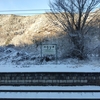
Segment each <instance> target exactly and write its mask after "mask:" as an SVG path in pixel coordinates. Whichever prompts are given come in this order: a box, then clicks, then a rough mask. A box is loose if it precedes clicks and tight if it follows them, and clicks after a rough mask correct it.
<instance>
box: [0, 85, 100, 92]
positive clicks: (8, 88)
mask: <svg viewBox="0 0 100 100" xmlns="http://www.w3.org/2000/svg"><path fill="white" fill-rule="evenodd" d="M0 90H91V91H92V90H100V86H0Z"/></svg>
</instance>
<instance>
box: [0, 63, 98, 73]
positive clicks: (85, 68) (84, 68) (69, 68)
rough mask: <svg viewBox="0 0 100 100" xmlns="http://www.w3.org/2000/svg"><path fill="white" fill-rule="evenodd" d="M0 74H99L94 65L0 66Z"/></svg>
mask: <svg viewBox="0 0 100 100" xmlns="http://www.w3.org/2000/svg"><path fill="white" fill-rule="evenodd" d="M0 72H100V67H99V66H98V67H96V66H94V65H63V64H62V65H24V66H22V65H1V66H0Z"/></svg>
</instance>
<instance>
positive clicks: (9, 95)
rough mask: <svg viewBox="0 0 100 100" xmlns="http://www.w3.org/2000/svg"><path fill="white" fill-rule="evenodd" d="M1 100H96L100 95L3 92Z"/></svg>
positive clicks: (0, 96) (0, 94)
mask: <svg viewBox="0 0 100 100" xmlns="http://www.w3.org/2000/svg"><path fill="white" fill-rule="evenodd" d="M0 98H17V99H18V98H21V99H22V98H23V99H24V98H25V99H26V98H27V99H28V98H33V99H35V98H38V99H39V98H52V99H55V98H59V99H64V98H66V99H68V98H74V99H75V98H77V99H79V98H80V99H81V98H82V99H83V98H84V99H90V98H92V99H93V98H94V99H97V98H100V93H97V92H92V93H84V92H82V93H77V92H76V93H73V92H71V93H70V92H68V93H66V92H60V93H57V92H53V93H52V92H46V93H44V92H37V93H32V92H27V93H25V92H2V93H0Z"/></svg>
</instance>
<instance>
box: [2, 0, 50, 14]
mask: <svg viewBox="0 0 100 100" xmlns="http://www.w3.org/2000/svg"><path fill="white" fill-rule="evenodd" d="M34 9H49V0H0V14H2V13H42V12H45V11H46V10H42V11H23V12H21V11H20V12H15V11H14V12H9V11H7V12H6V10H34Z"/></svg>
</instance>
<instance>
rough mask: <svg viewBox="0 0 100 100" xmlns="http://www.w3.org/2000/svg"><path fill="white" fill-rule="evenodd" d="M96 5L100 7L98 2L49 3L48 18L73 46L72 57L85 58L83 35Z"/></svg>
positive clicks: (63, 1)
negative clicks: (63, 32) (67, 36)
mask: <svg viewBox="0 0 100 100" xmlns="http://www.w3.org/2000/svg"><path fill="white" fill-rule="evenodd" d="M98 5H99V7H100V0H54V2H50V8H51V13H48V15H49V18H50V19H51V20H52V22H53V23H55V24H56V25H58V26H59V27H60V28H62V29H63V30H64V31H65V32H66V33H67V34H68V35H69V38H70V40H71V42H72V43H73V44H74V49H73V51H72V53H71V54H72V56H74V57H78V58H79V59H85V58H86V55H85V52H84V46H85V44H84V39H85V34H86V33H88V31H89V28H87V27H88V26H89V25H90V24H91V21H92V19H93V18H94V17H95V16H93V15H94V14H93V10H94V9H95V8H96V7H97V6H98ZM91 12H92V13H91ZM90 15H91V16H92V17H90ZM55 20H56V22H55Z"/></svg>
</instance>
